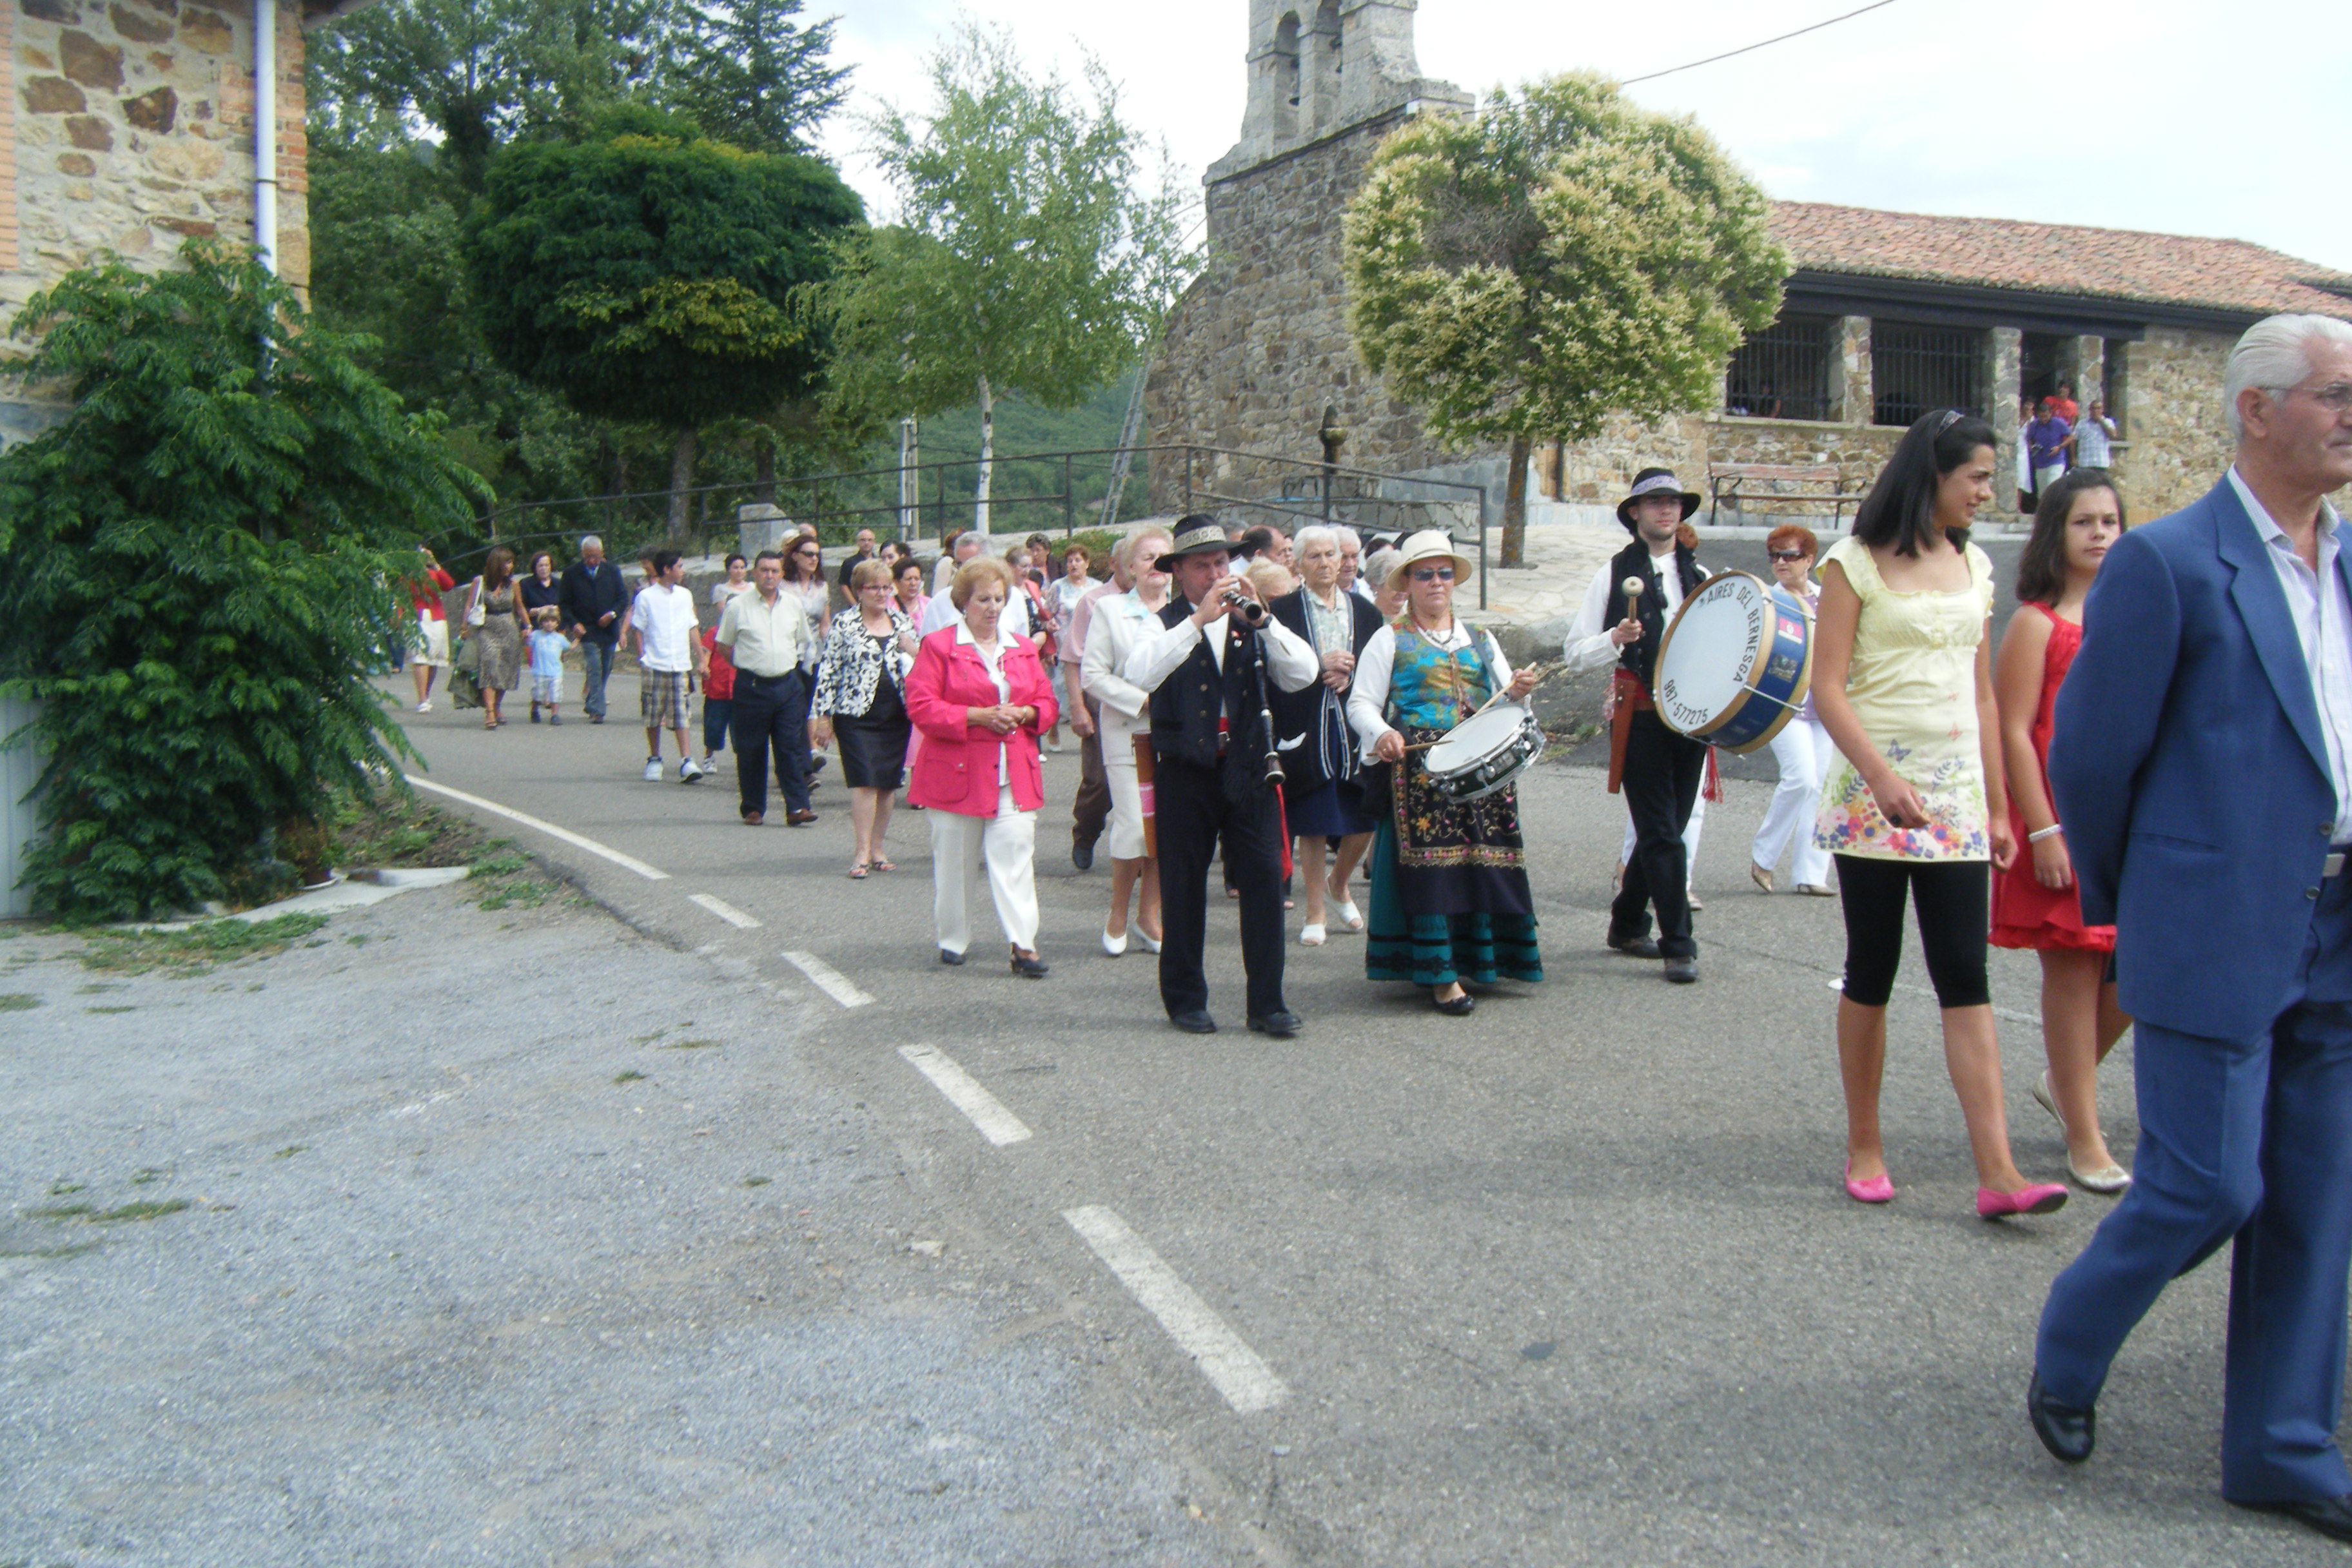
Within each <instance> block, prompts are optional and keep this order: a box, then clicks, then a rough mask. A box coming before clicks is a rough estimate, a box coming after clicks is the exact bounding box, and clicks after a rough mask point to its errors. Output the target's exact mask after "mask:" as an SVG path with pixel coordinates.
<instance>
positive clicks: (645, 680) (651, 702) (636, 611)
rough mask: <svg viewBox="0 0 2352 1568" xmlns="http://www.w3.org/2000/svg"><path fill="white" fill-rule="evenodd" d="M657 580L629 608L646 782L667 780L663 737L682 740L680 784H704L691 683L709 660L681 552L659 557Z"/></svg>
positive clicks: (655, 565)
mask: <svg viewBox="0 0 2352 1568" xmlns="http://www.w3.org/2000/svg"><path fill="white" fill-rule="evenodd" d="M653 568H654V580H653V581H652V582H651V583H649V584H646V586H645V587H643V588H641V589H639V590H638V591H637V596H636V599H635V602H634V603H633V604H632V605H630V608H629V638H630V644H631V646H632V647H634V648H635V652H636V656H637V710H638V711H639V713H640V714H641V715H642V716H643V717H644V719H645V725H646V783H648V784H659V783H660V782H661V776H662V760H661V732H662V731H664V730H667V731H669V732H670V733H671V734H673V735H676V736H677V782H678V783H680V784H698V783H700V782H701V779H702V767H701V765H700V764H699V763H697V762H696V761H695V760H694V752H693V749H692V748H691V747H690V746H689V745H688V742H687V738H686V719H687V703H688V690H689V686H688V681H689V679H690V678H691V677H693V676H698V675H700V674H701V673H702V670H703V660H704V659H705V658H707V657H708V656H707V655H706V654H705V653H704V652H703V650H702V639H701V638H700V637H696V636H695V635H694V634H695V631H696V629H697V626H696V622H695V616H694V595H693V594H691V593H690V592H688V590H687V588H686V587H685V585H684V583H683V579H684V578H685V576H686V562H685V560H684V558H682V557H681V556H680V555H679V554H678V552H677V551H675V550H656V551H655V552H654V554H653Z"/></svg>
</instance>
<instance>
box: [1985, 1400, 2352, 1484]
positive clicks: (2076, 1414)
mask: <svg viewBox="0 0 2352 1568" xmlns="http://www.w3.org/2000/svg"><path fill="white" fill-rule="evenodd" d="M2025 1414H2026V1415H2028V1416H2029V1417H2031V1418H2032V1422H2033V1435H2034V1436H2037V1437H2039V1438H2041V1439H2042V1447H2045V1448H2047V1449H2049V1450H2050V1457H2051V1458H2053V1459H2057V1460H2060V1461H2063V1463H2065V1464H2069V1465H2079V1464H2081V1463H2082V1462H2083V1461H2084V1460H2085V1459H2087V1458H2090V1457H2091V1450H2092V1449H2093V1448H2095V1447H2097V1446H2098V1441H2099V1413H2098V1412H2097V1411H2096V1410H2093V1409H2089V1408H2084V1409H2081V1410H2077V1409H2075V1408H2074V1406H2073V1405H2061V1404H2059V1403H2058V1402H2057V1401H2056V1400H2054V1399H2053V1398H2051V1397H2050V1394H2049V1393H2048V1391H2047V1390H2045V1389H2044V1388H2043V1387H2042V1373H2041V1372H2040V1371H2039V1370H2038V1369H2037V1370H2036V1371H2035V1372H2034V1373H2033V1379H2032V1382H2030V1383H2028V1384H2026V1385H2025ZM2250 1506H2252V1505H2250ZM2260 1506H2263V1507H2269V1506H2271V1505H2270V1504H2263V1505H2260ZM2331 1506H2334V1507H2336V1508H2338V1509H2341V1508H2342V1506H2343V1502H2342V1500H2341V1499H2337V1500H2335V1501H2334V1503H2333V1504H2332V1505H2331ZM2343 1517H2344V1518H2345V1519H2346V1520H2347V1521H2352V1513H2346V1514H2344V1515H2343Z"/></svg>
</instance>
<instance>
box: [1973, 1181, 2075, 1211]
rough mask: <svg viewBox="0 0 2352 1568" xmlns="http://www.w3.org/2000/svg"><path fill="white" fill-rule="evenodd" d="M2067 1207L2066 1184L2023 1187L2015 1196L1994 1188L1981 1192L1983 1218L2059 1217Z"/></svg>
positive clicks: (1979, 1189) (2014, 1193)
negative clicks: (2057, 1215) (2060, 1211)
mask: <svg viewBox="0 0 2352 1568" xmlns="http://www.w3.org/2000/svg"><path fill="white" fill-rule="evenodd" d="M2065 1206H2066V1187H2065V1184H2063V1182H2042V1183H2038V1184H2035V1185H2033V1186H2030V1187H2020V1188H2018V1189H2017V1191H2015V1192H2013V1193H1997V1192H1994V1191H1993V1190H1992V1189H1991V1188H1990V1187H1979V1188H1978V1189H1977V1217H1978V1218H1979V1219H2007V1218H2008V1217H2009V1216H2010V1215H2017V1214H2055V1213H2057V1212H2058V1211H2059V1210H2060V1209H2063V1208H2064V1207H2065Z"/></svg>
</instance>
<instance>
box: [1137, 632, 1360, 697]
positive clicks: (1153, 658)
mask: <svg viewBox="0 0 2352 1568" xmlns="http://www.w3.org/2000/svg"><path fill="white" fill-rule="evenodd" d="M1232 622H1233V617H1232V616H1218V617H1217V618H1216V619H1215V620H1213V621H1211V622H1210V623H1209V624H1208V625H1207V626H1194V625H1193V624H1192V616H1185V617H1184V618H1183V619H1182V620H1181V621H1178V622H1177V623H1176V624H1175V625H1174V626H1162V627H1160V630H1159V631H1158V632H1157V633H1155V634H1154V635H1152V636H1150V637H1139V638H1137V639H1136V643H1135V647H1133V648H1131V649H1129V652H1128V656H1127V665H1126V668H1123V669H1121V670H1120V671H1119V673H1120V674H1121V675H1123V676H1125V677H1127V680H1128V684H1129V685H1130V686H1135V687H1139V688H1141V689H1143V690H1145V691H1157V690H1159V689H1160V682H1161V681H1163V680H1165V679H1168V678H1169V677H1170V676H1171V675H1173V674H1175V673H1176V668H1177V667H1178V666H1179V665H1181V664H1182V663H1183V662H1184V661H1185V660H1186V659H1188V658H1192V649H1193V647H1194V646H1195V645H1197V644H1198V643H1199V642H1200V641H1201V639H1202V637H1207V638H1208V640H1209V658H1211V659H1212V660H1213V661H1214V662H1215V664H1216V667H1217V668H1218V669H1220V670H1223V668H1225V641H1226V638H1227V637H1228V635H1229V633H1228V628H1229V627H1230V626H1231V624H1232ZM1263 629H1264V631H1265V672H1266V675H1267V676H1268V677H1269V678H1270V679H1272V680H1273V681H1274V684H1275V685H1276V687H1278V688H1280V689H1282V690H1285V691H1304V690H1306V689H1307V688H1308V687H1310V686H1312V685H1314V684H1315V681H1316V679H1317V678H1318V676H1320V675H1321V674H1322V673H1323V664H1322V661H1321V660H1320V659H1318V658H1316V657H1315V650H1314V649H1313V648H1311V647H1307V639H1306V638H1304V637H1300V636H1298V635H1297V633H1296V632H1293V631H1292V630H1290V628H1289V627H1287V626H1284V625H1283V624H1282V623H1281V622H1280V621H1277V620H1276V619H1275V618H1274V617H1273V616H1266V618H1265V627H1264V628H1263Z"/></svg>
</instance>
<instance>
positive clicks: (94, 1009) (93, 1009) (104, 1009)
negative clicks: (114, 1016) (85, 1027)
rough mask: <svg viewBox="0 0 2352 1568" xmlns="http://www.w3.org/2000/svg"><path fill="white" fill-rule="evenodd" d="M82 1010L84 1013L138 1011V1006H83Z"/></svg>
mask: <svg viewBox="0 0 2352 1568" xmlns="http://www.w3.org/2000/svg"><path fill="white" fill-rule="evenodd" d="M82 1011H83V1012H85V1013H136V1012H137V1011H139V1009H138V1008H136V1007H132V1006H121V1007H84V1008H83V1009H82Z"/></svg>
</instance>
